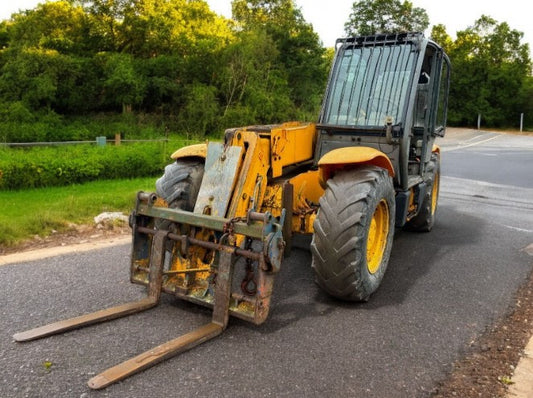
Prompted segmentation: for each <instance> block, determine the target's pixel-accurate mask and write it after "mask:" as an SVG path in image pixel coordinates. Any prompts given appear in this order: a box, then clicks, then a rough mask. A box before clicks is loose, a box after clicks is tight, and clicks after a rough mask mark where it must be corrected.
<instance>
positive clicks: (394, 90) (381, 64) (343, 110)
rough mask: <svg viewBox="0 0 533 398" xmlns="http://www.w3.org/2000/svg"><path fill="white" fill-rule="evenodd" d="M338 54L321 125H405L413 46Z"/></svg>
mask: <svg viewBox="0 0 533 398" xmlns="http://www.w3.org/2000/svg"><path fill="white" fill-rule="evenodd" d="M338 51H339V53H338V55H337V60H336V63H335V70H334V72H333V75H332V82H331V84H330V86H329V90H328V96H327V100H326V105H325V108H324V114H323V120H322V123H325V124H334V125H341V126H383V125H385V124H386V123H387V122H390V123H392V124H397V123H400V122H402V120H401V118H402V111H403V108H404V104H405V100H406V97H407V95H408V92H407V91H408V89H409V87H410V84H409V80H410V78H411V75H412V70H413V68H414V64H415V61H416V54H417V53H416V52H415V51H414V50H413V48H412V45H410V44H400V45H388V46H383V45H381V46H372V47H354V46H353V45H345V46H343V47H341V48H340V49H339V50H338Z"/></svg>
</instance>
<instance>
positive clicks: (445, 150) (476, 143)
mask: <svg viewBox="0 0 533 398" xmlns="http://www.w3.org/2000/svg"><path fill="white" fill-rule="evenodd" d="M476 137H479V136H476ZM499 137H501V136H500V135H496V136H494V137H490V138H487V139H486V140H482V141H477V142H473V143H471V144H467V145H460V146H457V147H455V148H445V147H443V148H442V149H441V151H443V152H451V151H456V150H458V149H465V148H470V147H471V146H476V145H479V144H483V143H485V142H489V141H492V140H495V139H496V138H499ZM474 138H475V137H474Z"/></svg>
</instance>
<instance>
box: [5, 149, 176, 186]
mask: <svg viewBox="0 0 533 398" xmlns="http://www.w3.org/2000/svg"><path fill="white" fill-rule="evenodd" d="M180 146H182V145H180V143H176V142H172V143H153V142H152V143H135V144H128V145H125V144H123V145H120V146H113V145H106V146H102V147H97V146H94V145H79V146H59V147H45V148H42V147H31V148H2V149H0V189H1V190H14V189H26V188H37V187H51V186H63V185H69V184H75V183H83V182H87V181H94V180H101V179H116V178H137V177H149V176H159V175H161V174H162V172H163V169H164V167H165V165H166V164H168V163H170V161H171V159H170V154H171V153H172V152H173V151H174V150H175V149H177V148H179V147H180Z"/></svg>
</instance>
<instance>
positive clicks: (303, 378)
mask: <svg viewBox="0 0 533 398" xmlns="http://www.w3.org/2000/svg"><path fill="white" fill-rule="evenodd" d="M440 144H441V147H442V180H441V195H440V201H439V209H438V221H437V223H436V225H435V227H434V230H433V231H432V232H431V233H429V234H415V233H408V232H403V231H399V232H397V234H396V237H395V240H394V247H393V251H392V256H391V259H390V263H389V269H388V271H387V274H386V275H385V278H384V281H383V284H382V286H381V288H380V289H379V290H378V292H377V293H376V294H374V295H373V296H372V298H371V300H370V301H369V302H368V303H365V304H348V303H342V302H338V301H336V300H334V299H331V298H330V297H328V296H327V295H325V294H324V293H322V292H321V291H320V290H319V288H318V287H317V286H316V285H315V284H314V282H313V274H312V270H311V268H310V263H311V256H310V253H309V251H308V250H307V247H308V243H309V242H306V241H305V240H303V241H300V242H299V247H300V248H298V249H295V250H293V253H292V256H291V257H290V258H289V259H287V260H286V261H285V262H284V263H283V266H282V271H281V273H280V275H279V277H278V280H277V285H276V288H275V297H274V300H273V307H272V311H271V316H270V318H269V319H268V321H267V322H266V323H265V324H264V325H262V326H253V325H250V324H247V323H246V322H243V321H240V320H235V319H232V320H230V325H229V328H228V330H227V331H226V332H225V333H224V334H223V335H222V336H220V337H218V338H217V339H215V340H213V341H211V342H208V343H205V344H203V345H201V346H199V347H197V348H195V349H193V350H192V351H189V352H187V353H185V354H182V355H181V356H178V357H175V358H173V359H170V360H168V361H166V362H164V363H162V364H159V365H157V366H156V367H154V368H151V369H149V370H147V371H145V372H143V373H140V374H138V375H136V376H133V377H132V378H130V379H127V380H125V381H124V382H121V383H118V384H115V385H112V386H110V387H108V388H107V389H106V390H103V391H92V390H90V389H89V388H88V387H87V386H86V382H87V380H88V379H89V378H91V377H92V376H94V375H95V374H97V373H99V372H100V371H102V370H104V369H106V368H108V367H110V366H113V365H116V364H117V363H119V362H121V361H123V360H125V359H128V358H129V357H132V356H134V355H136V354H138V353H140V352H143V351H145V350H147V349H149V348H151V347H153V346H155V345H158V344H160V343H163V342H165V341H167V340H170V339H171V338H174V337H176V336H178V335H180V334H182V333H185V332H188V331H190V330H192V329H193V328H195V327H198V326H200V325H202V324H204V323H206V322H208V321H209V319H210V315H209V312H208V311H207V310H206V309H203V308H199V307H196V306H194V305H192V304H187V303H184V302H180V301H177V300H174V299H173V298H171V297H168V296H165V297H164V298H163V302H162V304H161V305H160V306H159V307H157V308H156V309H153V310H150V311H148V312H145V313H141V314H137V315H133V316H131V317H129V318H124V319H120V320H115V321H113V322H110V323H107V324H101V325H96V326H92V327H89V328H85V329H81V330H77V331H73V332H69V333H66V334H63V335H58V336H53V337H49V338H46V339H42V340H37V341H34V342H29V343H15V342H14V341H13V340H12V338H11V336H12V335H13V334H14V333H15V332H18V331H22V330H25V329H28V328H32V327H35V326H40V325H42V324H45V323H48V322H51V321H55V320H57V319H60V318H64V317H70V316H75V315H79V314H82V313H84V312H88V311H94V310H97V309H101V308H103V307H108V306H112V305H116V304H120V303H123V302H126V301H129V300H134V299H138V298H141V297H143V296H144V289H143V288H142V287H139V286H134V285H130V283H129V281H128V256H129V246H128V245H123V246H117V247H114V248H107V249H102V250H97V251H92V252H88V253H74V254H70V255H62V256H59V257H54V258H50V259H43V260H41V261H34V262H27V263H20V264H13V265H6V266H2V267H0V302H1V303H2V305H1V308H0V311H1V314H2V316H1V318H0V330H1V331H2V337H0V366H1V368H2V371H1V374H0V395H1V396H2V397H128V398H132V397H133V398H134V397H173V396H180V397H196V396H198V397H249V396H254V397H269V396H272V397H315V396H316V397H340V396H343V397H425V396H428V395H429V394H430V392H431V391H432V390H433V389H434V388H435V386H436V385H437V383H438V382H439V381H440V380H442V379H444V378H446V377H447V374H448V373H449V372H450V371H451V367H452V363H453V362H454V361H455V360H456V359H459V358H460V357H461V356H462V355H463V354H464V353H465V352H466V351H468V348H469V346H470V344H471V342H472V341H473V340H474V339H476V337H478V336H479V335H480V334H482V333H483V332H484V330H485V329H486V328H487V327H489V326H490V325H491V324H492V323H494V321H495V320H497V319H498V318H500V317H502V316H503V315H505V313H506V312H507V311H508V310H509V306H510V305H511V304H512V302H513V300H512V299H513V294H514V293H515V292H516V290H517V289H518V287H519V286H520V285H521V284H522V283H523V281H524V280H525V278H526V277H527V276H528V274H529V272H530V271H531V268H532V266H533V258H532V257H531V256H529V255H528V254H527V253H526V252H525V251H524V250H523V249H524V248H525V247H526V246H528V245H529V244H531V243H532V242H533V174H532V172H533V137H523V136H513V135H499V134H493V133H480V132H477V131H455V132H450V133H449V134H448V135H447V137H446V138H445V139H443V140H441V141H440ZM46 362H49V363H48V365H49V366H47V364H46Z"/></svg>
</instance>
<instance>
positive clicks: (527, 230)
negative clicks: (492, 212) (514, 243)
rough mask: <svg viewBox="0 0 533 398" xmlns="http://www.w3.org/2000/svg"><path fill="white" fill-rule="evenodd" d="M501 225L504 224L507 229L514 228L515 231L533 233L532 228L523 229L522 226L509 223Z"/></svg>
mask: <svg viewBox="0 0 533 398" xmlns="http://www.w3.org/2000/svg"><path fill="white" fill-rule="evenodd" d="M503 226H504V227H505V228H509V229H512V230H515V231H519V232H528V233H533V230H531V229H524V228H518V227H512V226H510V225H505V224H503Z"/></svg>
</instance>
